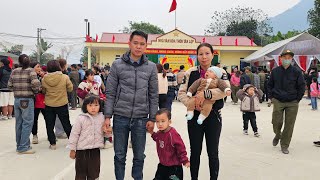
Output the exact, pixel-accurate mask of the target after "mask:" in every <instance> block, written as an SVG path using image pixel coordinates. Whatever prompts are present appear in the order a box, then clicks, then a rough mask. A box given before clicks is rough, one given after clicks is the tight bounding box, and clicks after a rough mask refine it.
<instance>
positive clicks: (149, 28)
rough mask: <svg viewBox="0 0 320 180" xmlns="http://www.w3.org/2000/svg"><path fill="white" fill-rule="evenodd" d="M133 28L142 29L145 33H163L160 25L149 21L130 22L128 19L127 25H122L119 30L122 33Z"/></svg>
mask: <svg viewBox="0 0 320 180" xmlns="http://www.w3.org/2000/svg"><path fill="white" fill-rule="evenodd" d="M135 30H140V31H143V32H145V33H147V34H164V31H163V29H161V28H160V27H158V26H156V25H153V24H150V23H149V22H142V21H141V22H132V21H129V27H124V28H123V29H122V30H119V31H120V32H123V33H131V32H133V31H135Z"/></svg>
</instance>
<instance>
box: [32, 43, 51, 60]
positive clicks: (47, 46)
mask: <svg viewBox="0 0 320 180" xmlns="http://www.w3.org/2000/svg"><path fill="white" fill-rule="evenodd" d="M39 43H40V46H39V49H40V64H47V63H48V61H50V60H53V59H54V55H53V54H50V53H46V51H48V49H50V48H51V47H52V46H53V45H52V44H51V43H48V42H47V41H45V40H44V39H42V38H41V39H40V42H39ZM36 46H37V45H36ZM37 54H38V52H37V51H33V53H32V54H31V55H30V58H31V59H32V60H36V59H37Z"/></svg>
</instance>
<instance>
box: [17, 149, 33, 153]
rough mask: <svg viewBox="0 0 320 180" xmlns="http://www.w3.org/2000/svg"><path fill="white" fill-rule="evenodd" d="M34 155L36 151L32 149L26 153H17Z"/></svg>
mask: <svg viewBox="0 0 320 180" xmlns="http://www.w3.org/2000/svg"><path fill="white" fill-rule="evenodd" d="M34 153H36V151H34V150H32V149H29V150H27V151H23V152H18V154H34Z"/></svg>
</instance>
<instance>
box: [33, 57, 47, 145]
mask: <svg viewBox="0 0 320 180" xmlns="http://www.w3.org/2000/svg"><path fill="white" fill-rule="evenodd" d="M30 67H31V68H33V69H34V71H35V72H36V73H37V75H38V79H39V81H40V82H41V79H42V78H43V76H44V75H45V72H44V71H43V70H42V68H41V65H40V63H39V62H37V61H34V62H31V63H30ZM44 108H45V104H44V94H42V93H41V92H40V93H38V94H36V96H35V103H34V123H33V127H32V135H33V138H32V144H38V142H39V141H38V118H39V114H40V112H41V113H42V115H43V116H44V114H45V112H44Z"/></svg>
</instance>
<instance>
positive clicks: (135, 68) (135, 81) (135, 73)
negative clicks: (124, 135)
mask: <svg viewBox="0 0 320 180" xmlns="http://www.w3.org/2000/svg"><path fill="white" fill-rule="evenodd" d="M134 75H135V76H134V79H135V80H134V83H135V84H134V96H133V102H132V110H131V119H132V115H133V109H134V102H135V101H136V92H137V67H134Z"/></svg>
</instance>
